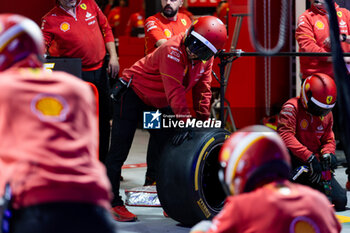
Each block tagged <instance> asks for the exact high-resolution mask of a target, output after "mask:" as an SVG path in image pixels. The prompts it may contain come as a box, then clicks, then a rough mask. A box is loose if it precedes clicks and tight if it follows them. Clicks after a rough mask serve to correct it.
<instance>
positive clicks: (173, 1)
mask: <svg viewBox="0 0 350 233" xmlns="http://www.w3.org/2000/svg"><path fill="white" fill-rule="evenodd" d="M161 4H162V11H161V12H158V13H157V14H155V15H153V16H150V17H148V18H147V19H146V21H145V53H146V55H147V54H150V53H151V52H153V51H154V50H155V49H156V48H158V47H159V46H160V45H162V44H163V43H165V42H166V41H167V40H169V39H170V38H172V37H173V36H175V35H178V34H180V33H181V32H185V31H186V30H187V29H188V28H189V27H190V26H191V20H190V18H189V17H188V16H187V15H185V14H183V13H179V12H178V11H179V8H180V7H181V6H182V4H183V0H161Z"/></svg>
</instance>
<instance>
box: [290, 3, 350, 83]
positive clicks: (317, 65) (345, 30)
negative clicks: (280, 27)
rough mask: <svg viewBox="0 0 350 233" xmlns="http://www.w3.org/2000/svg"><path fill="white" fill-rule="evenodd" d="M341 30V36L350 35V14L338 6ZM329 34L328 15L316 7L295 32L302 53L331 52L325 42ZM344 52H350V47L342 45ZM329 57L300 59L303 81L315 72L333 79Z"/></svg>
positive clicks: (299, 23) (309, 10)
mask: <svg viewBox="0 0 350 233" xmlns="http://www.w3.org/2000/svg"><path fill="white" fill-rule="evenodd" d="M335 6H336V11H337V15H338V21H339V28H340V33H341V34H346V35H349V32H350V12H349V11H348V10H347V9H345V8H340V7H339V6H338V5H337V4H335ZM329 36H330V34H329V23H328V16H327V14H326V13H325V12H324V11H322V10H319V9H318V8H317V7H315V6H314V5H312V6H311V8H310V9H308V10H306V11H305V12H304V13H303V14H302V15H301V16H300V17H299V21H298V25H297V29H296V31H295V38H296V40H297V41H298V44H299V50H300V52H318V53H324V52H330V51H331V50H330V48H328V47H326V46H325V45H324V44H323V42H324V40H325V39H326V38H328V37H329ZM341 45H342V48H343V51H344V52H350V45H349V44H347V43H345V42H342V43H341ZM328 58H329V57H300V71H301V73H302V75H303V79H305V78H307V77H308V76H310V75H312V74H314V73H315V72H319V73H324V74H328V75H329V76H331V77H333V76H334V75H333V67H332V63H331V62H329V61H327V59H328Z"/></svg>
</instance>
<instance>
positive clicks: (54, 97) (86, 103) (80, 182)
mask: <svg viewBox="0 0 350 233" xmlns="http://www.w3.org/2000/svg"><path fill="white" fill-rule="evenodd" d="M0 25H1V26H2V30H1V31H0V57H6V59H1V62H0V76H1V77H0V88H1V90H2V91H1V92H0V112H1V119H2V120H1V123H0V135H2V136H1V137H2V140H1V141H0V174H1V175H0V196H2V195H3V191H4V187H5V184H9V185H10V188H11V190H12V192H11V193H12V200H11V202H10V204H11V206H12V208H13V209H12V216H11V217H10V219H9V222H10V231H9V232H11V233H38V232H41V233H62V232H65V233H76V232H86V233H96V232H103V233H114V232H116V226H115V222H114V220H113V218H112V216H111V214H110V212H109V210H110V197H111V187H110V184H109V181H108V178H107V176H106V170H105V167H104V166H103V165H102V164H101V163H100V162H99V161H98V159H97V156H98V155H97V149H98V125H97V109H96V105H97V100H96V97H95V96H94V93H93V91H92V89H91V87H90V85H88V84H87V83H86V82H84V81H82V80H80V79H78V78H76V77H74V76H72V75H70V74H67V73H64V72H56V71H53V72H47V71H45V70H44V69H43V64H42V60H43V54H44V40H43V36H42V34H41V31H40V28H39V27H38V26H37V25H36V23H34V22H33V21H32V20H30V19H28V18H25V17H23V16H20V15H14V14H1V15H0ZM0 218H2V216H0ZM1 227H2V226H1ZM2 232H4V231H2Z"/></svg>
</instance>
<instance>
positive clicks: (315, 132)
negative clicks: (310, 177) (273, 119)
mask: <svg viewBox="0 0 350 233" xmlns="http://www.w3.org/2000/svg"><path fill="white" fill-rule="evenodd" d="M332 126H333V115H332V112H330V113H328V114H327V115H326V116H325V117H318V116H313V115H311V114H310V113H308V112H307V111H306V110H305V108H304V107H303V106H302V103H301V101H300V97H295V98H292V99H290V100H288V101H287V102H286V103H285V104H284V105H283V106H282V110H281V112H280V115H279V119H278V133H279V135H280V136H281V137H282V139H283V141H284V143H285V144H286V146H287V148H288V149H289V150H290V151H291V152H292V153H293V154H294V155H295V156H297V157H298V158H299V159H301V161H304V162H305V161H306V160H307V159H308V158H309V156H310V155H311V154H315V155H316V156H317V157H318V158H319V156H320V155H322V154H325V153H333V154H334V153H335V139H334V133H333V131H332Z"/></svg>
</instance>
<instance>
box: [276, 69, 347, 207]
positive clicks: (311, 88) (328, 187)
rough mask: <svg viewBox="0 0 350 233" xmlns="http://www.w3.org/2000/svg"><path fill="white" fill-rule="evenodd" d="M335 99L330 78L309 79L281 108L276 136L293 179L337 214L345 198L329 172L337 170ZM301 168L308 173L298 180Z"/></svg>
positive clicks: (333, 87) (321, 75) (319, 75)
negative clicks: (323, 197) (287, 156)
mask: <svg viewBox="0 0 350 233" xmlns="http://www.w3.org/2000/svg"><path fill="white" fill-rule="evenodd" d="M336 98H337V89H336V85H335V83H334V81H333V79H332V78H330V77H329V76H328V75H326V74H322V73H315V74H313V75H311V76H309V77H308V78H306V80H305V81H304V83H303V85H302V87H301V93H300V97H294V98H292V99H290V100H288V101H287V102H286V103H285V104H284V105H283V106H282V110H281V112H280V116H279V119H278V133H279V134H280V136H281V137H282V139H283V141H284V142H285V144H286V146H287V148H288V149H289V152H290V154H291V159H292V167H293V170H294V172H293V173H292V178H293V179H295V181H296V182H298V183H302V184H305V185H308V186H310V187H313V188H315V189H317V190H319V191H321V192H323V193H325V194H326V195H327V197H328V198H329V200H330V201H331V202H332V203H333V204H334V205H335V209H336V210H337V211H340V210H345V206H346V203H347V197H346V191H345V189H343V188H342V187H341V186H340V185H339V183H338V182H337V180H336V179H335V178H334V175H333V172H332V171H333V170H334V169H335V168H336V167H337V159H336V157H335V139H334V133H333V131H332V126H333V115H332V112H331V110H332V109H333V107H334V106H335V103H336ZM301 166H306V167H307V169H308V170H309V172H308V173H304V174H303V175H300V176H297V171H298V169H299V168H301ZM296 177H297V178H296Z"/></svg>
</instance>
